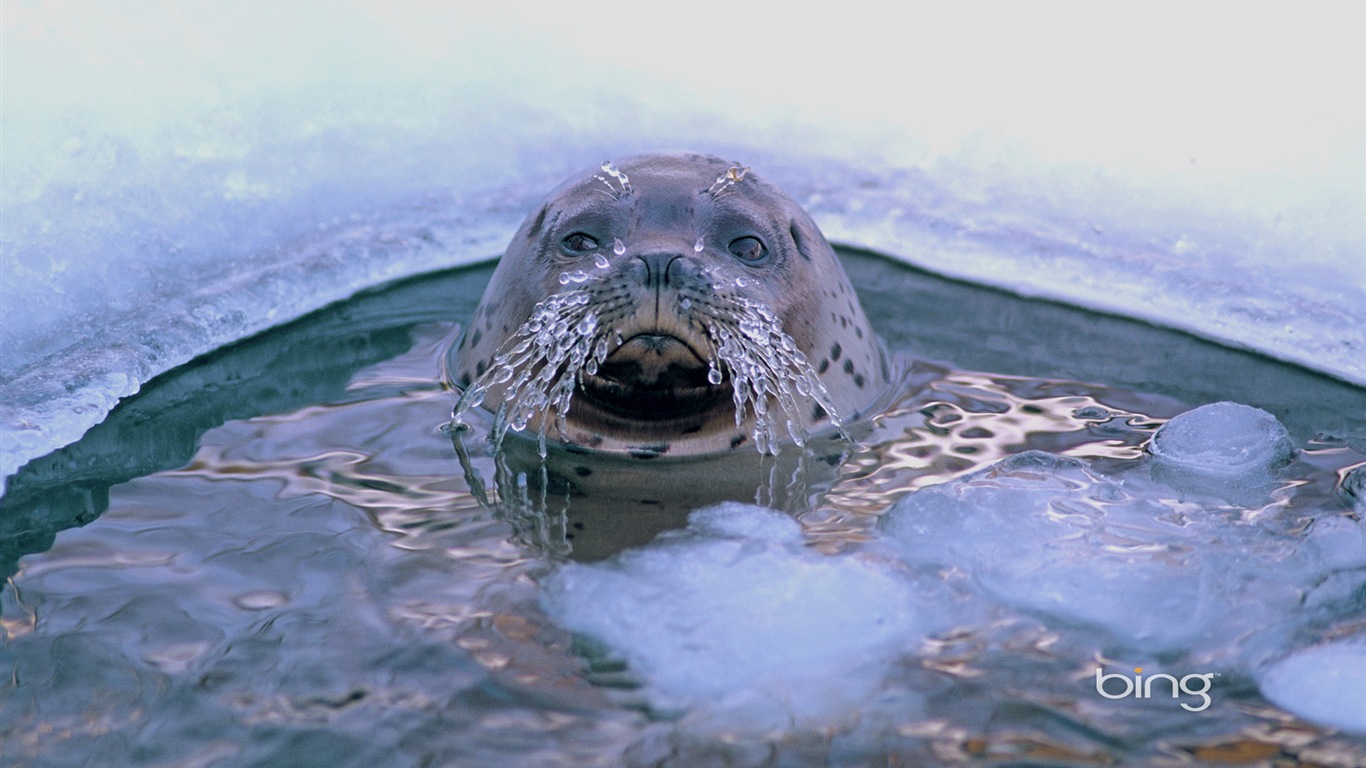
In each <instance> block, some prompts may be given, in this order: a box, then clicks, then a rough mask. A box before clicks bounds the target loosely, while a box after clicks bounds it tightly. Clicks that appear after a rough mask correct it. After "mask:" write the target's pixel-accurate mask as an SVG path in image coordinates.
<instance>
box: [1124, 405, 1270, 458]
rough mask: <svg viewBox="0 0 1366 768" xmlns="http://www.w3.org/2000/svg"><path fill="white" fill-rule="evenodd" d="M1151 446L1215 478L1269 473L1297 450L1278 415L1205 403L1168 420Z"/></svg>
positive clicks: (1159, 454)
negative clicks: (1278, 419) (1277, 417)
mask: <svg viewBox="0 0 1366 768" xmlns="http://www.w3.org/2000/svg"><path fill="white" fill-rule="evenodd" d="M1148 450H1149V451H1150V452H1151V453H1152V455H1153V456H1154V457H1155V458H1156V459H1157V461H1158V462H1160V463H1162V464H1164V465H1167V466H1170V467H1177V468H1180V469H1182V470H1186V471H1189V472H1194V473H1197V474H1200V475H1206V476H1215V477H1231V476H1242V475H1249V474H1254V473H1265V472H1269V471H1270V470H1272V469H1274V468H1276V467H1278V466H1280V465H1282V464H1284V463H1286V462H1287V461H1289V460H1290V458H1291V457H1292V456H1293V455H1294V450H1295V447H1294V444H1293V443H1292V442H1291V441H1290V435H1289V433H1287V432H1286V431H1285V427H1284V426H1282V425H1281V423H1280V422H1279V421H1277V420H1276V417H1275V416H1272V415H1271V414H1269V413H1267V412H1266V411H1263V410H1262V409H1260V408H1253V407H1252V406H1249V405H1242V404H1240V403H1230V402H1221V403H1211V404H1209V405H1202V406H1200V407H1199V408H1196V409H1194V410H1191V411H1187V412H1186V413H1183V414H1181V415H1180V416H1177V417H1176V418H1174V419H1172V420H1171V421H1169V422H1167V423H1166V424H1163V425H1162V427H1161V428H1160V429H1158V430H1157V434H1156V435H1153V439H1152V442H1151V443H1149V445H1148Z"/></svg>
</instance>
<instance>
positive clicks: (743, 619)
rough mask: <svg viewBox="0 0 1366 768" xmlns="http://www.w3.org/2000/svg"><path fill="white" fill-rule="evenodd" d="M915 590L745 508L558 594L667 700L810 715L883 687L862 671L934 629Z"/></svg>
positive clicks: (569, 574)
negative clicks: (920, 612)
mask: <svg viewBox="0 0 1366 768" xmlns="http://www.w3.org/2000/svg"><path fill="white" fill-rule="evenodd" d="M912 598H913V595H912V588H911V586H910V584H909V583H908V582H907V581H905V580H903V579H901V578H898V577H896V576H894V575H893V574H892V573H891V572H890V571H889V570H888V569H887V568H885V567H882V566H879V565H878V564H876V563H875V562H873V561H869V560H865V559H862V558H860V557H856V556H852V555H839V556H826V555H821V554H818V553H816V552H814V551H812V550H809V549H807V548H805V547H804V546H803V545H802V532H801V528H800V527H799V526H798V525H797V524H796V523H795V522H794V521H793V520H792V519H791V518H789V517H787V516H786V515H783V514H781V513H779V512H775V511H773V510H769V509H764V508H762V507H755V506H750V505H744V504H738V503H725V504H721V505H718V506H715V507H710V508H707V509H704V510H700V511H698V512H694V513H693V514H692V516H691V517H690V518H689V520H688V527H687V528H686V529H685V530H682V531H672V532H669V533H665V534H663V535H661V536H659V537H658V538H657V539H655V541H654V542H652V543H651V544H649V545H648V546H645V547H642V548H638V549H633V550H627V551H625V552H622V553H621V554H619V555H617V556H615V557H613V558H612V559H610V560H607V561H605V562H601V563H594V564H588V565H584V564H570V565H566V566H564V567H563V568H561V569H560V570H559V571H557V572H556V573H554V574H553V575H552V576H551V577H550V578H549V579H548V580H547V582H546V583H545V590H544V602H545V605H546V608H547V610H548V611H549V612H550V614H551V615H552V616H553V617H555V618H556V619H557V620H558V621H559V622H560V623H562V624H563V625H564V626H566V627H568V628H570V629H572V630H574V631H575V632H579V633H582V634H585V635H589V636H591V637H593V638H596V639H597V640H599V641H601V642H602V643H605V644H606V645H607V646H609V647H610V648H611V649H612V650H613V651H614V652H616V653H618V654H620V655H621V656H622V657H624V658H625V659H626V661H627V663H628V665H629V667H630V669H631V670H632V671H633V672H634V673H635V674H636V675H638V676H639V677H640V678H642V679H643V681H644V682H645V683H646V684H647V686H648V690H649V691H650V692H651V693H652V694H653V695H654V696H655V697H656V698H657V699H659V700H662V701H669V702H672V703H677V704H688V705H695V704H704V703H708V702H713V700H715V699H718V698H723V699H726V700H727V701H729V702H731V703H735V702H740V701H744V702H748V703H747V704H746V705H745V706H746V707H750V706H752V705H753V703H754V702H755V701H756V700H762V701H767V702H769V706H770V707H771V706H775V705H776V706H778V708H779V709H780V710H781V711H784V712H788V713H792V714H797V715H810V714H812V713H813V712H817V711H819V710H821V709H822V708H823V706H824V704H825V703H826V702H828V701H833V700H836V699H839V698H841V697H846V696H849V695H851V691H852V692H855V693H857V692H859V691H863V690H865V689H867V688H869V687H871V685H872V682H870V681H869V679H868V677H866V676H861V675H859V674H857V673H856V670H858V669H861V668H867V667H868V665H869V664H870V663H871V664H872V666H873V667H874V668H876V666H877V664H876V662H877V661H878V660H884V661H885V660H886V658H888V656H889V654H891V653H893V652H895V651H896V650H897V649H899V648H902V647H904V646H907V645H908V644H909V645H910V646H911V647H913V646H914V644H915V643H916V642H917V641H918V640H919V638H920V637H921V636H922V635H923V633H924V632H925V627H924V622H923V621H921V620H920V619H919V618H918V617H917V613H916V611H915V610H913V604H912ZM875 673H876V669H874V674H875ZM764 708H765V707H762V706H761V707H760V709H764Z"/></svg>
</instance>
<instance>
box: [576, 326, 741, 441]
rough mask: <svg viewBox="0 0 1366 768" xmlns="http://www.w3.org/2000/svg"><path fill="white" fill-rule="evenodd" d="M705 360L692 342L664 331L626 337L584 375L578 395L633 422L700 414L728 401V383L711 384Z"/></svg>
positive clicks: (708, 368)
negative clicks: (689, 342)
mask: <svg viewBox="0 0 1366 768" xmlns="http://www.w3.org/2000/svg"><path fill="white" fill-rule="evenodd" d="M710 370H711V369H710V367H709V366H708V364H707V362H706V360H705V359H703V357H702V355H701V354H699V353H698V352H697V350H695V349H694V348H693V347H692V346H691V345H690V344H688V342H686V341H684V340H683V339H680V338H678V337H677V336H672V335H669V334H665V333H641V334H637V335H635V336H632V337H631V338H629V339H626V340H625V341H624V342H623V343H622V345H621V346H620V347H618V348H617V349H616V350H615V351H614V352H613V353H612V354H611V355H609V356H608V357H607V359H605V360H603V362H602V364H601V365H599V366H598V370H597V373H595V374H592V375H585V376H584V377H583V378H582V379H581V382H582V383H581V387H580V394H581V395H582V396H583V397H584V399H586V400H588V401H589V402H591V403H592V404H593V405H595V406H597V407H598V408H601V409H602V410H604V411H607V412H608V413H611V414H613V415H615V416H618V417H624V418H628V419H631V420H634V421H670V420H675V419H680V418H685V417H691V416H696V415H697V414H699V413H702V412H704V411H708V410H711V409H712V408H715V407H716V406H718V405H719V404H721V403H725V402H730V400H731V392H730V382H729V381H723V382H722V383H721V384H712V383H711V382H710V381H709V380H708V378H707V376H708V373H709V371H710Z"/></svg>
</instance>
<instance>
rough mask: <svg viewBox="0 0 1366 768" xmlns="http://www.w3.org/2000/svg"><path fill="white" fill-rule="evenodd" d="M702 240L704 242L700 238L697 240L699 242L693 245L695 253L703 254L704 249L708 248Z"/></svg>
mask: <svg viewBox="0 0 1366 768" xmlns="http://www.w3.org/2000/svg"><path fill="white" fill-rule="evenodd" d="M702 240H703V238H700V237H699V238H697V242H696V243H693V246H692V250H693V253H701V252H702V249H703V248H705V247H706V246H704V245H703V244H702Z"/></svg>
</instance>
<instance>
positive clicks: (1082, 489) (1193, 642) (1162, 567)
mask: <svg viewBox="0 0 1366 768" xmlns="http://www.w3.org/2000/svg"><path fill="white" fill-rule="evenodd" d="M1170 495H1171V494H1170V489H1168V488H1167V487H1166V486H1164V485H1161V484H1159V483H1153V482H1152V481H1151V480H1149V479H1147V478H1146V477H1145V476H1142V475H1141V474H1140V473H1132V474H1130V475H1129V476H1126V477H1123V478H1122V481H1121V480H1120V479H1111V478H1106V477H1103V476H1100V475H1099V474H1097V473H1096V472H1095V471H1094V470H1093V469H1092V468H1091V467H1090V466H1089V465H1088V464H1087V463H1086V462H1084V461H1081V460H1078V459H1073V458H1065V457H1060V456H1053V455H1050V454H1047V453H1043V452H1039V451H1029V452H1026V453H1022V454H1019V455H1016V456H1013V457H1010V458H1007V459H1005V460H1003V461H1001V462H998V463H997V464H994V465H992V466H991V467H988V468H986V469H984V470H981V471H979V472H976V473H973V474H971V475H967V476H965V477H962V478H958V479H956V480H953V481H950V482H948V483H944V484H942V485H938V486H933V487H930V488H926V489H924V490H921V491H918V492H915V493H912V494H910V495H908V496H906V497H904V498H903V499H901V500H900V501H899V502H898V503H897V504H896V505H895V506H894V507H893V509H892V510H891V511H890V512H888V513H887V515H885V516H884V518H883V520H882V521H881V528H882V530H884V531H885V532H887V533H888V534H890V540H891V541H892V542H893V543H894V547H895V549H896V551H897V552H898V554H899V556H900V557H902V558H903V559H904V560H905V561H906V562H908V563H910V564H912V565H914V566H918V567H922V568H923V567H929V568H937V569H939V570H941V571H942V572H944V573H946V574H960V576H958V577H959V578H963V579H965V580H967V581H968V582H969V583H970V585H971V588H973V589H974V590H975V591H977V592H979V593H981V594H983V595H984V596H985V597H987V598H989V599H990V600H992V601H995V602H997V603H999V604H1003V605H1006V606H1010V607H1012V608H1015V609H1017V610H1021V611H1025V612H1028V613H1031V614H1034V615H1039V616H1042V617H1045V618H1046V619H1047V620H1049V621H1051V622H1055V623H1057V624H1058V625H1059V626H1069V627H1076V626H1080V627H1091V628H1094V629H1098V630H1100V631H1101V632H1103V633H1104V634H1105V635H1106V636H1107V637H1108V641H1109V642H1112V643H1118V644H1119V645H1120V646H1122V647H1126V648H1130V649H1134V650H1138V651H1143V652H1164V651H1187V650H1191V649H1193V648H1197V647H1209V648H1216V647H1219V644H1220V642H1222V641H1225V640H1228V639H1231V638H1235V637H1239V636H1242V635H1243V634H1245V633H1247V632H1250V631H1254V630H1256V629H1258V621H1259V619H1257V618H1256V611H1252V610H1249V608H1248V606H1249V605H1253V604H1255V605H1259V606H1265V607H1266V610H1268V611H1271V610H1272V606H1273V605H1281V604H1283V606H1282V607H1284V608H1285V609H1286V610H1289V609H1290V608H1291V607H1293V606H1294V605H1295V604H1296V601H1297V600H1298V599H1299V598H1298V593H1297V592H1296V590H1295V589H1294V587H1293V586H1292V585H1290V584H1288V583H1286V580H1284V579H1280V578H1279V577H1278V576H1275V575H1268V576H1266V577H1265V578H1263V575H1264V574H1282V573H1284V569H1283V568H1281V567H1280V566H1279V565H1278V562H1279V560H1280V559H1281V558H1283V557H1284V552H1283V551H1282V549H1281V547H1280V544H1279V542H1278V541H1276V540H1274V539H1271V538H1270V537H1269V536H1268V535H1267V531H1266V530H1265V529H1263V528H1261V527H1258V526H1256V525H1249V524H1244V525H1239V524H1236V523H1231V522H1229V521H1227V520H1225V519H1224V518H1223V517H1221V516H1220V515H1219V514H1216V513H1217V512H1219V511H1223V510H1221V509H1215V508H1211V509H1210V510H1208V511H1207V512H1206V514H1200V515H1195V516H1189V515H1188V513H1189V512H1190V511H1191V509H1192V507H1191V506H1190V505H1189V504H1188V503H1185V502H1172V501H1169V500H1168V497H1169V496H1170ZM1233 517H1235V518H1236V517H1237V516H1236V515H1234V516H1233ZM1309 559H1310V560H1312V559H1313V558H1312V557H1310V558H1309ZM1315 562H1317V561H1315ZM1263 615H1267V614H1263Z"/></svg>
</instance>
